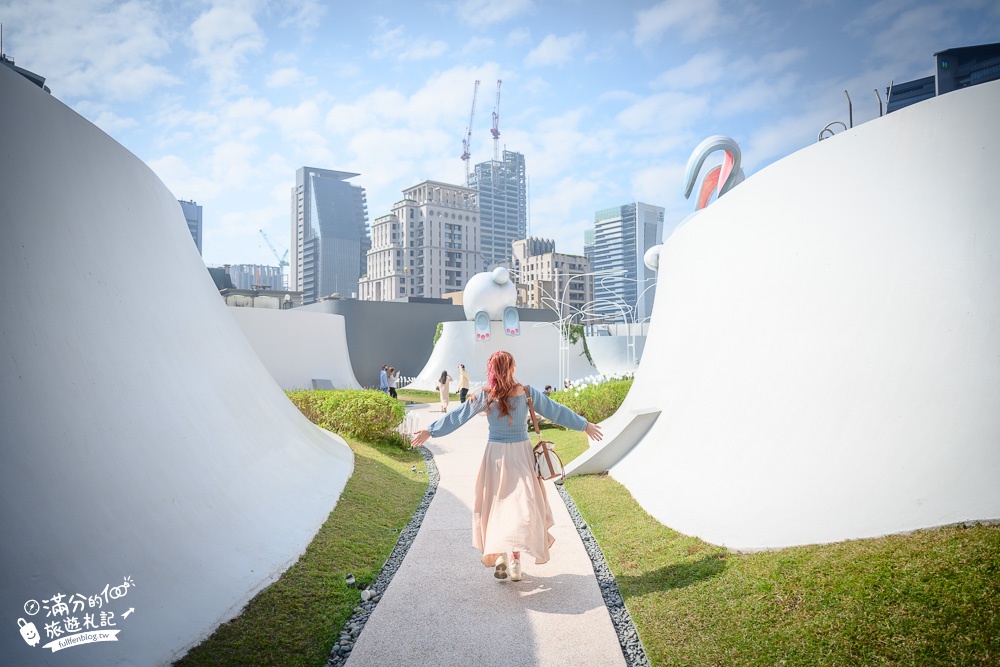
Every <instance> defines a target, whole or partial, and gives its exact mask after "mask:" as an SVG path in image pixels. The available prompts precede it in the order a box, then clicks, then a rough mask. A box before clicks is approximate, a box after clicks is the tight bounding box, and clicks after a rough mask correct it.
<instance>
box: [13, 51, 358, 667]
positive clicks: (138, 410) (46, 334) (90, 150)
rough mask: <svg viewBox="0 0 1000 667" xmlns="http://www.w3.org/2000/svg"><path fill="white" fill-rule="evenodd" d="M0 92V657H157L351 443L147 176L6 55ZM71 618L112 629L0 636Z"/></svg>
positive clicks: (88, 661)
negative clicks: (233, 306) (275, 368)
mask: <svg viewBox="0 0 1000 667" xmlns="http://www.w3.org/2000/svg"><path fill="white" fill-rule="evenodd" d="M0 100H2V102H0V106H2V109H3V112H2V113H0V285H2V289H3V299H0V311H2V315H0V418H2V427H0V438H2V443H0V535H2V539H0V614H2V617H3V624H4V626H5V628H6V629H5V630H4V631H3V632H0V655H2V656H3V659H2V662H4V664H17V665H34V664H52V665H70V664H72V665H125V664H128V665H152V664H163V663H166V662H169V661H170V660H171V659H172V658H175V657H178V656H179V655H180V654H181V653H183V652H184V651H185V650H186V649H187V648H189V647H190V646H191V645H192V644H194V643H197V642H198V641H199V640H200V639H201V638H202V637H204V636H205V635H207V634H208V633H209V632H210V631H211V630H212V629H213V628H214V627H215V626H216V625H217V624H219V623H220V622H221V621H224V620H226V619H228V618H230V617H232V616H234V615H235V614H236V613H238V612H239V610H240V609H241V607H242V605H243V604H244V603H245V602H246V601H247V600H248V599H249V598H250V597H251V596H252V594H253V593H255V592H256V591H257V590H259V589H260V588H262V587H263V586H265V585H266V584H268V583H269V582H271V581H272V580H274V579H275V578H276V577H277V576H278V575H279V574H280V573H281V572H282V571H284V570H285V569H286V568H287V567H288V566H289V565H290V564H291V563H293V562H294V561H295V560H296V559H297V558H298V556H299V555H300V554H301V553H302V551H304V548H305V546H306V545H307V544H308V543H309V542H310V541H311V539H312V537H313V536H314V535H315V532H316V530H317V529H318V528H319V526H320V525H321V524H322V522H323V521H324V520H325V518H326V517H327V515H328V514H329V512H330V510H331V509H332V508H333V506H334V505H335V503H336V500H337V498H338V496H339V493H340V492H341V490H342V489H343V486H344V484H345V481H346V479H347V477H348V476H349V475H350V472H351V470H352V465H353V459H352V455H351V452H350V449H349V448H348V447H347V446H346V445H345V444H344V443H343V441H341V440H339V439H338V438H334V437H332V436H330V435H328V434H326V433H324V432H323V431H321V430H320V429H317V428H316V427H314V426H313V425H312V424H310V423H309V422H308V421H307V420H306V419H304V418H303V417H302V416H301V415H300V414H299V413H298V411H297V410H296V409H295V408H294V407H293V406H292V404H291V403H290V402H289V401H288V400H287V399H286V398H285V396H284V395H283V393H282V392H281V390H280V389H279V387H278V386H277V385H276V384H275V382H274V380H272V378H271V376H270V375H269V374H268V372H267V370H266V369H265V368H264V366H263V365H262V364H261V363H260V361H259V360H258V359H257V358H256V357H255V355H254V353H253V350H252V348H251V347H250V345H249V344H248V343H247V340H246V338H245V337H244V336H243V334H242V333H241V332H240V329H239V327H238V326H237V325H236V323H235V321H234V320H233V318H232V317H231V316H230V314H229V313H228V312H227V311H226V306H225V305H224V303H223V301H222V299H221V298H220V297H219V294H218V291H217V290H216V289H215V286H214V285H213V283H212V281H211V279H210V278H209V275H208V272H207V271H206V270H205V267H204V265H203V263H202V261H201V258H200V257H199V256H198V254H197V251H196V249H195V246H194V243H193V242H192V240H191V236H190V234H189V232H188V230H187V226H186V224H185V222H184V219H183V216H182V214H181V211H180V208H179V205H178V203H177V199H176V198H175V197H174V196H173V195H172V194H171V193H170V192H169V191H168V190H167V189H166V187H164V185H163V184H162V183H161V182H160V181H159V180H158V179H157V178H156V176H155V175H154V174H153V173H152V172H151V171H150V170H149V169H148V168H147V167H146V166H145V165H144V164H143V163H142V162H141V161H140V160H139V159H137V158H136V157H135V156H133V155H132V154H130V153H129V152H128V151H126V150H125V149H124V148H122V147H121V146H120V145H118V144H117V143H115V142H114V141H113V140H111V139H110V138H109V137H108V136H106V135H105V134H104V133H103V132H101V131H100V130H99V129H98V128H96V127H95V126H93V125H91V124H90V123H89V122H87V121H86V120H84V119H83V118H81V117H80V116H78V115H77V114H75V113H74V112H72V111H71V110H70V109H69V108H67V107H66V106H64V105H63V104H62V103H60V102H59V101H58V100H56V99H54V98H52V97H50V96H49V95H46V94H45V93H43V92H42V91H41V90H39V89H38V88H36V87H34V86H32V85H31V84H30V83H28V82H27V81H25V80H24V79H22V78H21V77H19V76H18V75H16V74H15V73H14V72H12V71H11V70H10V69H9V68H6V67H0ZM126 577H130V578H131V581H132V582H133V583H134V586H132V587H129V588H127V589H124V591H125V593H126V595H125V596H124V597H122V596H121V594H122V591H123V589H122V585H123V583H124V581H125V578H126ZM105 586H110V589H109V590H110V591H111V592H112V593H113V592H114V591H115V589H116V587H117V590H118V593H119V595H118V596H117V599H111V598H109V597H107V595H108V594H105V596H104V598H105V601H104V603H103V604H102V606H101V607H98V608H95V607H94V606H92V604H91V603H92V602H93V598H94V597H96V596H98V595H99V594H101V592H102V591H103V590H104V588H105ZM55 596H63V597H61V598H58V600H56V599H55ZM76 596H83V599H84V600H88V602H87V603H86V604H84V605H82V606H78V604H77V602H78V601H79V598H78V597H76ZM32 600H33V601H35V602H37V603H39V604H40V606H41V609H40V610H39V611H38V612H37V614H36V615H32V614H31V611H32V610H34V606H33V605H31V604H30V601H32ZM74 600H76V601H77V602H74ZM59 602H62V603H63V604H67V607H68V608H67V611H66V613H65V614H61V613H58V612H56V613H53V612H55V611H56V610H57V609H58V607H57V606H56V605H58V603H59ZM26 603H28V607H27V608H26V607H25V605H26ZM46 605H48V607H49V610H48V611H46V609H45V607H46ZM130 608H131V609H134V611H132V612H128V610H129V609H130ZM102 613H104V614H113V615H112V616H107V615H105V616H104V617H103V618H102V615H101V614H102ZM86 614H90V615H91V616H92V619H93V622H94V623H96V624H97V626H98V629H100V630H102V631H109V630H111V629H112V627H113V629H115V630H117V631H118V634H117V637H116V641H113V642H100V643H92V644H84V645H76V646H70V647H68V648H65V649H62V650H61V651H58V652H52V651H51V650H50V649H46V648H43V646H30V645H29V644H28V643H26V642H25V641H23V640H22V638H21V636H20V635H19V633H18V629H17V628H18V618H24V619H25V622H33V623H34V624H35V625H36V628H37V630H38V631H39V632H40V633H41V635H42V636H41V643H42V644H46V643H48V642H49V641H51V640H52V637H51V636H49V635H48V633H47V631H46V630H45V629H44V628H45V626H46V625H47V624H49V623H53V622H55V623H56V625H57V626H58V627H61V628H63V630H62V631H63V632H65V624H66V620H67V618H68V617H69V616H70V615H72V616H73V617H75V618H76V619H77V623H79V624H80V625H81V627H86V625H85V623H86V619H85V615H86ZM126 614H127V615H126ZM105 622H106V623H108V625H106V626H104V627H101V624H102V623H105ZM111 623H113V624H114V626H112V625H110V624H111ZM63 636H64V637H65V635H63Z"/></svg>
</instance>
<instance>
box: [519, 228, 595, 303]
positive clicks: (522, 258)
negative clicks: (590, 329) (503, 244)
mask: <svg viewBox="0 0 1000 667" xmlns="http://www.w3.org/2000/svg"><path fill="white" fill-rule="evenodd" d="M512 250H513V255H514V260H513V270H514V275H515V276H516V278H517V283H518V284H519V285H523V286H524V288H525V290H526V299H525V304H524V305H525V306H527V307H528V308H548V309H551V310H555V311H557V312H558V313H559V317H560V318H567V319H569V320H570V321H572V322H577V323H582V322H584V320H588V319H590V318H588V317H586V312H585V309H586V308H588V307H589V304H590V302H591V301H593V300H594V282H593V279H592V277H591V276H589V275H585V274H587V273H588V272H589V271H590V260H588V259H587V258H586V257H581V256H580V255H567V254H565V253H559V252H556V244H555V241H552V240H551V239H539V238H535V237H531V238H526V239H519V240H517V241H514V243H513V244H512ZM576 276H583V277H582V278H581V277H576Z"/></svg>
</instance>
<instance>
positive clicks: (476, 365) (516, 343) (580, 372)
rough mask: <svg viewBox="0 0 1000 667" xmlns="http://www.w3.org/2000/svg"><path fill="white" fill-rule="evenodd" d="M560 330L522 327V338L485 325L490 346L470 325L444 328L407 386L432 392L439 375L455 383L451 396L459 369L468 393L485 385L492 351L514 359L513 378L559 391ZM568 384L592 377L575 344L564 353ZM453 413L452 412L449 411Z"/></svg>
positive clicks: (523, 324)
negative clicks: (464, 373) (444, 374)
mask: <svg viewBox="0 0 1000 667" xmlns="http://www.w3.org/2000/svg"><path fill="white" fill-rule="evenodd" d="M559 336H560V334H559V330H558V329H557V328H556V326H555V324H553V323H551V322H521V335H520V336H508V335H506V334H505V333H504V332H503V322H490V340H488V341H486V342H482V341H477V340H476V334H475V322H469V321H461V322H444V323H443V326H442V329H441V337H440V338H439V339H438V342H437V343H436V344H435V345H434V350H433V351H432V352H431V356H430V359H428V360H427V363H426V364H425V365H424V368H423V370H421V371H420V374H419V375H418V376H417V377H416V378H414V380H413V381H412V382H411V383H410V384H409V385H407V386H408V387H409V388H412V389H426V390H428V391H433V390H434V388H435V386H436V385H437V381H438V378H439V377H441V371H444V370H446V371H448V373H449V374H450V375H451V376H452V377H453V378H455V380H456V382H455V383H453V384H452V386H451V388H452V391H458V390H457V389H456V387H457V386H458V382H457V380H458V365H459V364H465V369H466V370H467V371H468V372H469V382H470V383H471V384H472V387H473V389H475V388H476V387H477V386H478V385H481V384H483V383H485V382H486V362H487V360H489V358H490V355H491V354H493V353H494V352H496V351H497V350H506V351H507V352H510V353H511V354H512V355H514V363H515V364H516V365H517V368H516V371H515V374H516V376H517V379H518V381H519V382H521V383H523V384H530V385H531V386H533V387H537V388H539V389H544V388H545V385H547V384H550V385H552V386H553V387H557V388H558V387H559V386H560V385H561V384H562V381H561V380H560V379H559ZM568 359H569V369H568V370H567V373H568V375H569V379H570V380H578V379H580V378H583V377H588V376H590V375H594V374H595V373H596V372H597V369H595V368H594V367H593V366H592V365H591V364H590V362H589V361H587V357H586V355H585V354H584V351H583V345H582V344H581V343H579V342H578V343H576V344H574V345H571V346H570V348H569V355H568ZM453 407H454V406H453Z"/></svg>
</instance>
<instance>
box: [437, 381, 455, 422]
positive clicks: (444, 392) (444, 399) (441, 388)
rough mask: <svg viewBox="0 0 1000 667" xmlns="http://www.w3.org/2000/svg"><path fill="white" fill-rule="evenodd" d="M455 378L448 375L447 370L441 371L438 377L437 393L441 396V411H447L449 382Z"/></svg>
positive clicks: (449, 392)
mask: <svg viewBox="0 0 1000 667" xmlns="http://www.w3.org/2000/svg"><path fill="white" fill-rule="evenodd" d="M454 379H455V378H453V377H452V376H450V375H448V371H441V377H439V378H438V394H440V396H441V412H448V401H449V399H450V396H449V394H451V383H452V381H454Z"/></svg>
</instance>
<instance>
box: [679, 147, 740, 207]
mask: <svg viewBox="0 0 1000 667" xmlns="http://www.w3.org/2000/svg"><path fill="white" fill-rule="evenodd" d="M715 151H723V152H724V155H723V158H722V165H721V166H719V167H715V168H714V169H712V170H711V171H709V172H708V174H706V175H705V180H704V181H703V183H702V187H701V191H700V192H699V195H698V201H697V203H696V205H695V210H696V211H697V210H701V209H703V208H705V207H706V206H708V200H709V199H710V198H711V196H712V190H714V189H717V190H718V195H717V197H721V196H722V195H724V194H726V193H727V192H729V191H730V190H732V189H733V188H734V187H736V186H737V185H739V184H740V183H742V182H743V178H744V176H743V170H742V169H741V168H740V146H739V144H737V143H736V141H735V140H734V139H732V138H730V137H724V136H722V135H721V134H716V135H714V136H711V137H709V138H708V139H705V140H704V141H703V142H701V143H700V144H698V146H697V147H696V148H695V149H694V152H692V153H691V157H689V158H688V163H687V169H685V171H684V198H685V199H689V198H690V197H691V192H692V191H693V190H694V183H695V181H696V180H697V178H698V172H700V171H701V168H702V166H703V165H704V164H705V159H706V158H707V157H708V156H709V155H711V154H712V153H714V152H715Z"/></svg>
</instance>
